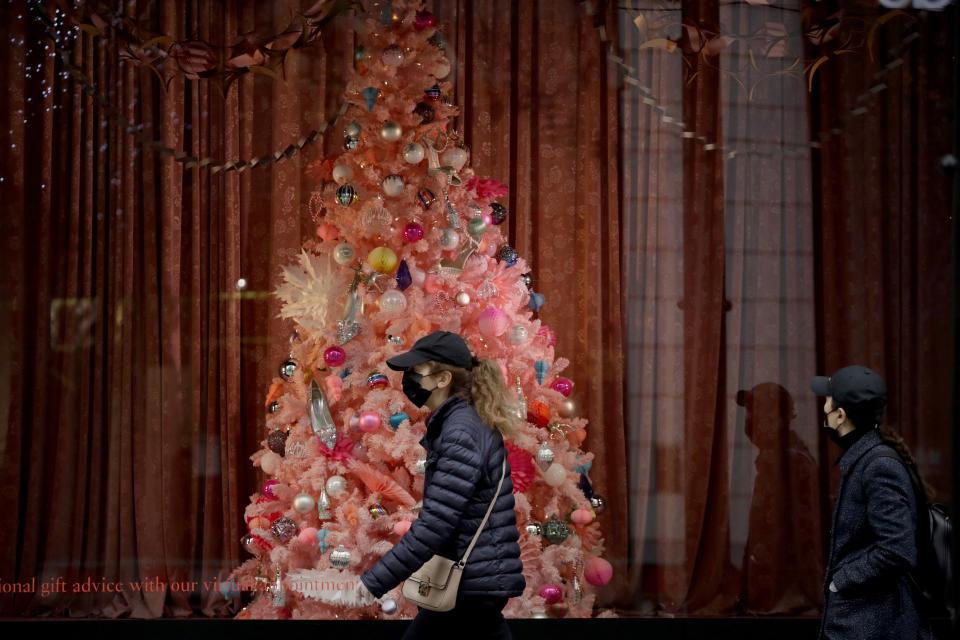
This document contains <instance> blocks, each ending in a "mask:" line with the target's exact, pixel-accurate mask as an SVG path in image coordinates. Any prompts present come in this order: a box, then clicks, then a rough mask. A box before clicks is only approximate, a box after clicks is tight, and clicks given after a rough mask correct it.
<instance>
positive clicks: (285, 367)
mask: <svg viewBox="0 0 960 640" xmlns="http://www.w3.org/2000/svg"><path fill="white" fill-rule="evenodd" d="M296 372H297V361H296V360H292V359H287V360H284V361H283V362H281V363H280V377H281V378H283V379H284V380H287V381H289V380H290V378H292V377H293V374H295V373H296Z"/></svg>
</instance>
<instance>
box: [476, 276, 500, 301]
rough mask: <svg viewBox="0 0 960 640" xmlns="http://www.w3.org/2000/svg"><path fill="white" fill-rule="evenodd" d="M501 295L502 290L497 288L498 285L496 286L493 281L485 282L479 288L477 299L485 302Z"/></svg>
mask: <svg viewBox="0 0 960 640" xmlns="http://www.w3.org/2000/svg"><path fill="white" fill-rule="evenodd" d="M499 295H500V289H498V288H497V285H496V284H494V283H493V281H492V280H484V281H483V282H481V283H480V286H479V287H477V297H478V298H481V299H483V300H489V299H490V298H496V297H497V296H499Z"/></svg>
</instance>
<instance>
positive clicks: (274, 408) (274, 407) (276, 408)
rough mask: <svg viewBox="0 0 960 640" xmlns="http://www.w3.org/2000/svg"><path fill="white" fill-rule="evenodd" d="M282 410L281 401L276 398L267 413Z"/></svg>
mask: <svg viewBox="0 0 960 640" xmlns="http://www.w3.org/2000/svg"><path fill="white" fill-rule="evenodd" d="M279 410H280V403H279V402H277V401H276V400H274V401H273V402H271V403H270V406H269V407H267V413H276V412H277V411H279Z"/></svg>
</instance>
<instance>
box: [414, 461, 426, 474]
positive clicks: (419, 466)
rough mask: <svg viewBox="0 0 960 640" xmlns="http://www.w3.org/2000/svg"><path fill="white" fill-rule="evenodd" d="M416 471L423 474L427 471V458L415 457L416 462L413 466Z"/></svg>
mask: <svg viewBox="0 0 960 640" xmlns="http://www.w3.org/2000/svg"><path fill="white" fill-rule="evenodd" d="M413 468H414V469H415V470H416V472H417V473H419V474H421V475H423V474H424V473H426V472H427V459H426V458H417V461H416V463H414V467H413Z"/></svg>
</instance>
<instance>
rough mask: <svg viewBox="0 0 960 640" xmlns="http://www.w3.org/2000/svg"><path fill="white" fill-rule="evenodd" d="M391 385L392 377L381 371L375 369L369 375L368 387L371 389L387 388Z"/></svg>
mask: <svg viewBox="0 0 960 640" xmlns="http://www.w3.org/2000/svg"><path fill="white" fill-rule="evenodd" d="M389 386H390V379H389V378H387V376H385V375H384V374H382V373H380V372H379V371H374V372H373V373H371V374H370V375H369V376H367V388H368V389H370V390H371V391H373V390H375V389H386V388H387V387H389Z"/></svg>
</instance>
